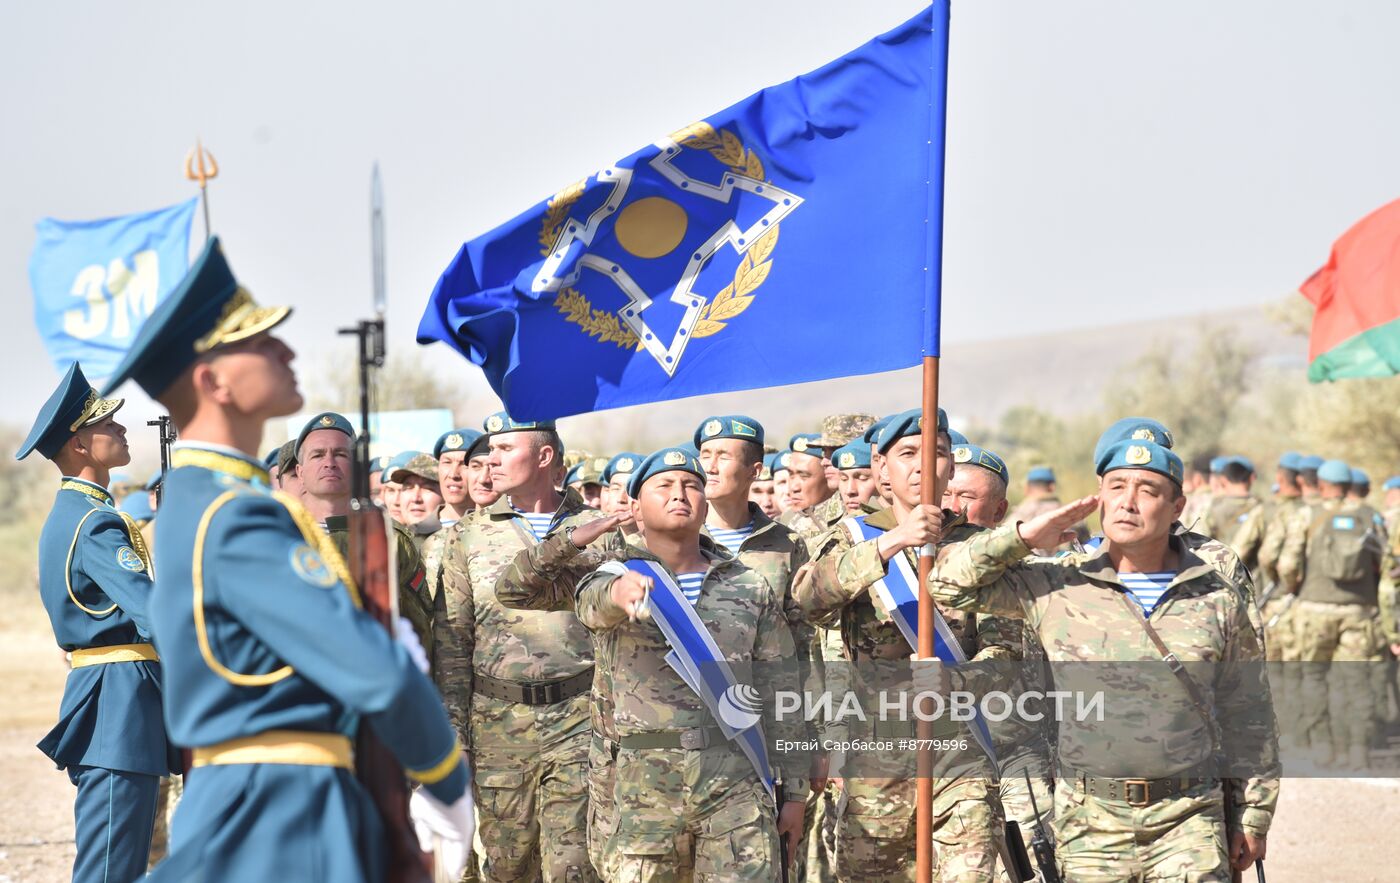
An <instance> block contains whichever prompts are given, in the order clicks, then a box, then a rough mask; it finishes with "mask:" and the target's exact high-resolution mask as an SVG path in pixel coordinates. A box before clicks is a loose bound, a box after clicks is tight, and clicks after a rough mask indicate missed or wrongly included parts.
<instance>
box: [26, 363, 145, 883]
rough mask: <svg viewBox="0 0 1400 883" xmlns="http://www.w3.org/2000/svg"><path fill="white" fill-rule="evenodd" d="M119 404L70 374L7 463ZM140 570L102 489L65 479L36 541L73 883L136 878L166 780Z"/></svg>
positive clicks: (49, 749)
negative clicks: (58, 694)
mask: <svg viewBox="0 0 1400 883" xmlns="http://www.w3.org/2000/svg"><path fill="white" fill-rule="evenodd" d="M121 405H122V401H121V400H120V399H103V398H101V397H99V396H98V395H97V391H96V390H94V389H92V388H91V387H90V386H89V385H88V383H87V380H86V379H84V378H83V374H82V370H81V369H80V368H79V367H78V366H77V365H76V364H75V365H74V366H73V367H72V368H71V369H69V371H68V375H67V376H66V377H64V379H63V382H62V383H60V384H59V387H58V390H57V391H55V393H54V394H53V396H52V397H50V399H49V401H48V402H47V403H46V404H45V406H44V410H43V411H41V412H40V415H39V418H38V420H37V421H36V423H35V425H34V429H33V431H31V433H30V436H29V439H28V440H26V441H25V443H24V446H23V447H21V448H20V450H19V451H18V452H17V454H16V456H17V457H18V458H20V459H23V458H24V457H26V456H28V455H29V454H30V453H32V452H33V451H36V450H37V451H39V452H40V453H42V454H43V455H44V456H46V457H50V458H52V457H54V456H55V455H56V454H57V453H58V452H59V450H60V449H61V448H62V447H63V445H64V443H65V442H67V441H68V439H69V438H71V437H72V436H73V434H74V433H75V432H76V430H77V429H80V428H81V427H82V426H84V425H87V424H91V423H96V422H98V421H100V420H103V419H106V418H107V417H108V416H110V415H111V414H113V413H114V412H115V411H116V410H117V409H118V408H120V407H121ZM151 586H152V583H151V567H150V558H149V556H148V554H147V552H146V548H145V544H144V543H143V542H142V540H141V533H140V531H139V530H137V528H136V526H135V524H134V522H133V521H131V519H130V518H129V517H124V516H123V514H122V513H120V512H118V511H117V509H116V508H115V507H114V506H113V501H112V497H111V495H110V494H108V492H107V490H106V488H103V487H100V486H98V485H96V484H93V483H92V482H89V481H83V480H81V479H78V478H73V477H70V476H65V477H64V478H63V479H62V481H61V483H60V485H59V490H58V495H57V496H56V497H55V499H54V505H53V509H52V511H50V512H49V517H48V519H47V520H46V521H45V522H44V529H43V532H42V533H41V534H40V537H39V593H40V595H41V597H42V599H43V602H44V608H45V610H47V611H48V614H49V621H50V622H51V623H52V625H53V632H54V637H55V638H56V639H57V641H58V644H59V646H60V647H62V648H63V649H64V650H67V651H68V652H69V653H70V654H71V659H72V665H73V669H72V671H71V672H69V674H68V681H67V683H66V684H65V686H64V690H63V701H62V704H61V705H60V707H59V722H58V725H57V726H55V727H54V728H53V730H51V731H50V732H49V734H48V735H47V736H45V737H44V739H43V741H41V742H40V743H39V749H40V750H41V751H43V752H44V753H45V754H46V755H48V756H49V757H50V758H52V759H53V761H54V763H56V764H57V765H58V766H59V767H60V768H62V769H66V770H67V772H68V777H69V779H71V780H72V782H73V784H74V785H76V786H77V788H78V795H77V800H76V801H75V803H74V806H73V820H74V829H75V837H74V839H75V841H76V846H77V856H76V858H75V860H74V863H73V879H74V880H83V881H86V880H97V881H128V880H134V879H136V878H137V877H140V876H141V875H142V874H143V873H144V872H145V870H146V856H147V853H148V851H149V849H150V842H151V827H152V825H153V824H154V821H155V811H156V792H157V788H158V786H159V782H160V777H161V776H163V775H165V774H167V773H169V772H170V771H171V769H172V763H171V761H172V752H171V751H170V748H169V746H168V745H167V743H166V738H165V727H164V725H163V724H162V722H161V683H160V679H161V671H160V663H159V662H158V657H157V656H156V652H155V648H154V647H152V646H151V640H150V636H151V622H150V617H149V610H150V606H149V605H150V598H151Z"/></svg>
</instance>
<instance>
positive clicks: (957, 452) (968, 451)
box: [953, 445, 972, 463]
mask: <svg viewBox="0 0 1400 883" xmlns="http://www.w3.org/2000/svg"><path fill="white" fill-rule="evenodd" d="M971 461H972V448H968V447H963V446H961V445H959V446H958V447H956V448H953V462H954V463H969V462H971Z"/></svg>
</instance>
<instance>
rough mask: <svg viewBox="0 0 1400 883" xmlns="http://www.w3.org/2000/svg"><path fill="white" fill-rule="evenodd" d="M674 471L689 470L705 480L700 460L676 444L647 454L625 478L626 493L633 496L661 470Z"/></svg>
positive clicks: (661, 471)
mask: <svg viewBox="0 0 1400 883" xmlns="http://www.w3.org/2000/svg"><path fill="white" fill-rule="evenodd" d="M675 471H682V472H689V473H690V474H691V475H694V476H695V477H697V478H699V479H700V480H701V481H702V482H703V481H704V480H705V470H704V469H702V468H701V466H700V460H699V459H698V458H697V457H696V456H695V455H694V454H692V453H690V452H689V451H688V450H686V449H685V448H684V447H682V446H680V445H677V446H676V447H671V448H662V449H661V450H659V451H653V452H652V453H650V454H647V455H646V457H645V458H643V459H642V462H641V464H640V465H639V466H638V467H637V468H636V470H635V471H634V472H633V473H632V477H631V478H630V479H628V480H627V495H628V496H629V497H633V498H635V497H636V496H637V494H639V493H640V492H641V490H642V485H644V484H646V483H647V481H648V479H651V478H655V477H656V476H658V475H660V474H661V473H663V472H675Z"/></svg>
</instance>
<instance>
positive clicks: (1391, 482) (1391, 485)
mask: <svg viewBox="0 0 1400 883" xmlns="http://www.w3.org/2000/svg"><path fill="white" fill-rule="evenodd" d="M1381 489H1382V490H1387V491H1394V490H1400V475H1392V476H1391V477H1390V478H1387V479H1386V480H1385V484H1383V485H1381Z"/></svg>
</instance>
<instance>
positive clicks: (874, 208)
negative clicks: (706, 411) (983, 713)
mask: <svg viewBox="0 0 1400 883" xmlns="http://www.w3.org/2000/svg"><path fill="white" fill-rule="evenodd" d="M947 14H948V8H947V2H946V0H940V2H938V3H936V4H935V5H934V6H933V7H930V8H929V9H927V10H925V11H924V12H923V13H922V14H920V15H918V16H916V17H915V18H913V19H911V20H910V21H908V22H905V23H904V24H903V25H900V26H899V27H897V28H895V29H894V30H892V31H890V32H889V33H887V34H884V35H882V36H880V37H877V38H875V39H874V40H871V41H870V42H869V43H866V44H865V45H864V46H862V47H860V48H859V49H857V50H855V51H854V52H852V53H850V54H848V55H846V56H843V57H841V58H839V59H837V60H836V61H833V62H831V63H830V64H827V65H825V66H824V67H822V68H819V69H818V70H815V71H813V72H811V73H809V74H806V75H804V76H800V77H798V78H797V79H795V80H791V81H789V82H787V83H783V84H781V85H778V86H772V87H770V88H767V89H764V90H763V91H761V92H758V93H757V94H755V95H751V96H750V97H748V98H746V99H744V100H743V101H741V102H739V103H738V104H736V105H734V106H733V107H730V108H728V109H726V110H723V111H721V112H719V113H717V114H715V115H713V116H711V117H708V118H706V119H704V120H702V121H700V122H698V123H694V124H692V125H689V126H686V127H685V128H683V129H681V130H679V131H677V132H674V133H672V134H671V135H669V136H667V137H664V138H661V139H659V140H657V141H656V142H655V143H654V144H651V145H648V146H647V147H645V148H643V149H642V150H639V151H637V152H636V153H634V154H632V155H631V156H629V157H627V158H626V159H623V160H620V161H619V162H618V163H617V164H616V165H613V166H610V167H608V168H605V169H602V170H600V171H598V172H596V173H594V174H592V175H589V176H588V177H586V178H584V179H583V180H581V181H578V182H577V183H574V184H572V185H570V186H568V187H566V188H564V189H563V190H561V191H560V192H559V193H557V194H555V195H554V196H552V197H550V198H549V199H547V200H545V201H544V202H542V203H540V204H538V205H536V206H535V207H534V208H532V209H530V210H529V211H527V212H525V213H524V214H522V215H520V216H518V217H517V218H515V219H514V220H512V221H510V222H509V223H506V224H504V225H503V226H500V227H498V228H496V229H495V230H492V231H491V232H490V233H487V234H485V235H484V236H480V237H478V238H476V239H473V240H472V241H470V242H468V243H466V244H465V245H464V246H462V248H461V249H460V250H459V251H458V253H457V256H456V257H455V258H454V259H453V261H452V263H451V264H450V265H449V266H448V268H447V269H446V271H444V272H443V274H442V276H441V278H440V279H439V280H438V283H437V286H436V287H435V289H434V290H433V294H432V297H431V299H430V300H429V302H428V305H427V308H426V310H425V311H424V314H423V318H422V320H421V322H420V323H419V326H418V341H419V342H420V343H424V344H426V343H431V342H433V341H443V342H445V343H447V344H449V345H450V346H452V347H453V348H454V349H456V350H457V351H458V352H460V353H462V354H463V355H464V356H466V357H467V358H468V359H469V360H471V361H472V362H474V363H476V364H477V365H480V366H481V367H482V369H483V370H484V371H485V373H486V376H487V378H488V380H489V381H490V383H491V385H492V387H493V388H494V389H495V390H496V392H497V394H498V395H499V396H500V397H501V400H502V401H503V402H504V403H505V406H506V409H507V410H508V411H510V413H511V414H512V415H513V416H515V417H517V418H521V419H526V420H539V419H547V418H555V417H562V416H566V415H569V414H578V413H584V412H588V411H595V410H601V409H605V408H614V407H620V406H623V405H633V404H640V403H644V402H654V401H661V400H666V399H676V398H683V397H685V396H693V395H701V394H705V393H714V392H723V391H728V390H740V389H752V388H755V387H761V386H780V385H783V384H789V383H800V382H804V381H809V380H820V379H824V378H828V377H842V376H848V375H853V374H868V373H873V372H877V371H888V370H893V369H896V368H904V367H908V366H910V365H913V364H916V363H917V362H918V361H919V359H920V357H921V356H922V355H924V354H925V353H927V354H928V355H936V354H937V346H938V344H937V339H938V338H937V316H938V285H937V278H936V277H937V274H938V261H939V258H940V255H941V250H940V249H939V248H938V239H939V234H940V232H941V220H942V150H943V127H944V117H945V115H944V96H945V94H946V93H945V89H944V81H945V79H946V72H947V65H946V57H947V39H946V28H947ZM926 268H931V269H930V270H926Z"/></svg>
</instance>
